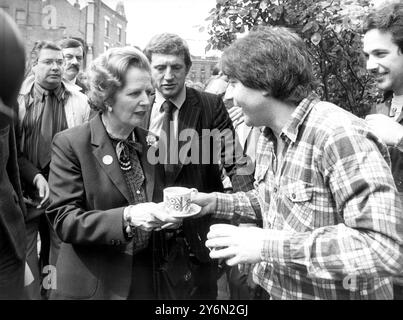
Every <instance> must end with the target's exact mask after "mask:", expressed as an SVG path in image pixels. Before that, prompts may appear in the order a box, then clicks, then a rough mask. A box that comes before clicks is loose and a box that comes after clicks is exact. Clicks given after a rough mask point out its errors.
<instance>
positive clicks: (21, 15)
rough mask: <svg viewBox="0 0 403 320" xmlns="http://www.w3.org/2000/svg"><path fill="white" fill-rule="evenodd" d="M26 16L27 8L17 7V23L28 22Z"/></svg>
mask: <svg viewBox="0 0 403 320" xmlns="http://www.w3.org/2000/svg"><path fill="white" fill-rule="evenodd" d="M26 17H27V16H26V14H25V10H22V9H17V10H16V11H15V22H17V24H26Z"/></svg>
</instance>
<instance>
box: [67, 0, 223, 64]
mask: <svg viewBox="0 0 403 320" xmlns="http://www.w3.org/2000/svg"><path fill="white" fill-rule="evenodd" d="M69 1H70V2H72V3H74V2H75V0H69ZM103 2H104V3H105V4H107V5H108V6H109V7H111V8H112V9H115V8H116V4H117V2H118V0H103ZM85 3H86V0H80V4H81V5H82V6H83V5H84V4H85ZM123 3H124V5H125V11H126V18H127V20H128V25H127V30H126V31H127V44H129V45H137V46H139V47H140V48H144V46H145V45H146V44H147V42H148V40H149V39H150V38H151V37H152V36H154V35H155V34H158V33H162V32H172V33H176V34H178V35H179V36H181V37H182V38H184V39H185V40H186V41H187V42H188V44H189V48H190V51H191V54H193V55H196V56H204V55H205V51H204V49H205V47H206V46H207V39H208V37H209V36H208V34H207V31H206V30H207V24H208V22H207V21H205V19H206V18H207V17H208V15H209V11H210V10H211V9H212V8H214V7H215V4H216V0H123ZM201 26H204V27H205V31H204V32H200V31H199V29H200V27H201Z"/></svg>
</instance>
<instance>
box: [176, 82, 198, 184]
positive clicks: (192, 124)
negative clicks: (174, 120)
mask: <svg viewBox="0 0 403 320" xmlns="http://www.w3.org/2000/svg"><path fill="white" fill-rule="evenodd" d="M200 111H201V110H200V104H199V99H198V98H197V96H196V95H194V94H193V92H192V91H191V90H189V88H186V100H185V102H184V104H183V105H182V107H181V108H180V110H179V116H178V152H179V157H180V156H182V157H186V156H187V152H186V153H184V152H180V151H181V150H182V148H183V146H184V145H185V144H188V143H189V141H191V140H189V138H188V137H187V139H186V140H185V141H182V140H181V139H180V134H181V132H184V130H185V129H187V130H189V131H188V132H192V131H193V132H196V129H197V128H196V126H197V123H198V122H199V117H200ZM185 137H186V135H185ZM191 139H193V136H192V137H191ZM189 145H191V144H190V143H189ZM183 162H184V159H181V158H179V164H178V165H177V166H175V171H174V177H175V179H176V178H177V176H178V175H179V173H180V171H181V170H182V168H183Z"/></svg>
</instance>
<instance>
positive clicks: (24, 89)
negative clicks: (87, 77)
mask: <svg viewBox="0 0 403 320" xmlns="http://www.w3.org/2000/svg"><path fill="white" fill-rule="evenodd" d="M34 83H35V76H34V75H30V76H28V77H27V78H26V79H25V80H24V82H23V83H22V85H21V89H20V95H24V96H25V95H27V94H29V93H30V92H31V90H32V87H33V86H34ZM62 84H63V85H64V89H65V90H66V92H68V93H71V92H80V87H79V86H77V85H75V84H71V83H68V82H67V81H66V80H64V79H62Z"/></svg>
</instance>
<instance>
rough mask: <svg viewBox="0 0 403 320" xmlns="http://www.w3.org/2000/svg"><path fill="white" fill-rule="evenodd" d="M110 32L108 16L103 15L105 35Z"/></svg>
mask: <svg viewBox="0 0 403 320" xmlns="http://www.w3.org/2000/svg"><path fill="white" fill-rule="evenodd" d="M110 32H111V21H110V19H109V18H108V17H105V37H109V36H110Z"/></svg>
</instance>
